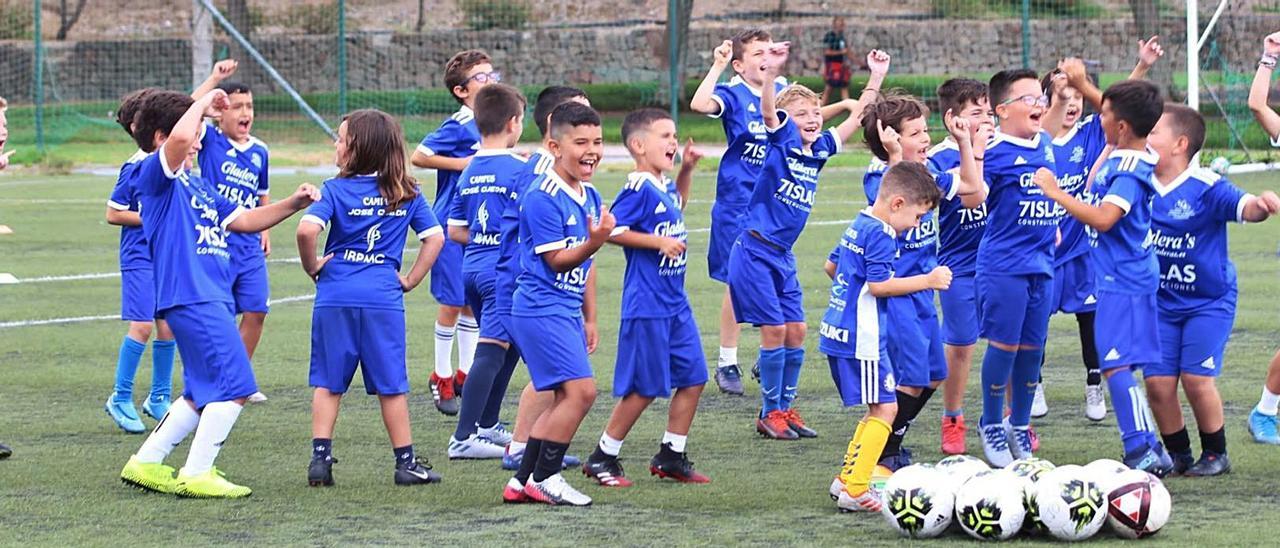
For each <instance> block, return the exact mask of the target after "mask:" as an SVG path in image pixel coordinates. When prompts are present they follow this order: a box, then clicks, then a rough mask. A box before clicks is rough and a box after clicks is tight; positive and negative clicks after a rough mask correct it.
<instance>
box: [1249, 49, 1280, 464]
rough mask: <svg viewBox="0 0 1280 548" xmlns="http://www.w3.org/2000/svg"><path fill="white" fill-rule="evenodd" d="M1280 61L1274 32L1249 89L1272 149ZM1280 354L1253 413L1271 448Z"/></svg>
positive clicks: (1278, 121) (1259, 438)
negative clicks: (1274, 90) (1270, 99)
mask: <svg viewBox="0 0 1280 548" xmlns="http://www.w3.org/2000/svg"><path fill="white" fill-rule="evenodd" d="M1277 60H1280V32H1276V33H1272V34H1270V35H1268V36H1267V37H1266V38H1264V39H1263V40H1262V57H1261V58H1260V59H1259V60H1258V70H1257V72H1255V73H1254V76H1253V85H1252V86H1250V87H1249V110H1251V111H1253V117H1254V119H1256V120H1257V121H1258V125H1260V126H1262V130H1263V131H1265V132H1266V133H1267V137H1270V138H1271V146H1273V147H1280V114H1277V113H1276V111H1274V110H1271V105H1270V103H1268V102H1267V97H1268V96H1269V95H1270V93H1271V75H1272V73H1273V72H1274V71H1275V68H1276V61H1277ZM1278 410H1280V352H1277V353H1276V354H1275V356H1274V357H1272V358H1271V365H1270V366H1269V367H1268V368H1267V378H1266V381H1265V382H1264V383H1263V385H1262V397H1261V398H1259V399H1258V405H1257V406H1255V407H1254V408H1253V411H1251V412H1250V413H1249V433H1250V434H1251V435H1252V436H1253V441H1256V442H1258V443H1266V444H1269V445H1280V420H1277V411H1278Z"/></svg>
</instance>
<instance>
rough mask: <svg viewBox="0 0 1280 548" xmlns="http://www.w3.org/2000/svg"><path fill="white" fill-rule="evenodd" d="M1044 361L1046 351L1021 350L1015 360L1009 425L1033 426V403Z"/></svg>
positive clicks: (1010, 380)
mask: <svg viewBox="0 0 1280 548" xmlns="http://www.w3.org/2000/svg"><path fill="white" fill-rule="evenodd" d="M1043 359H1044V350H1043V349H1036V350H1019V351H1018V355H1017V356H1015V357H1014V358H1013V373H1012V374H1011V375H1010V379H1009V382H1010V386H1011V387H1012V388H1013V394H1012V398H1011V400H1012V401H1011V402H1010V404H1011V407H1012V409H1013V412H1012V413H1010V414H1009V424H1012V425H1014V426H1027V425H1029V424H1031V403H1032V402H1033V401H1035V397H1036V386H1037V385H1039V384H1040V362H1041V361H1043Z"/></svg>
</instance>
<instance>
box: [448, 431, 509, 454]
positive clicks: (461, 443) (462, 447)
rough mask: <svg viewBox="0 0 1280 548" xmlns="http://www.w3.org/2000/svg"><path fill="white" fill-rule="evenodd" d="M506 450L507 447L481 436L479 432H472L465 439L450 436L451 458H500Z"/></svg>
mask: <svg viewBox="0 0 1280 548" xmlns="http://www.w3.org/2000/svg"><path fill="white" fill-rule="evenodd" d="M506 452H507V450H506V448H504V447H503V446H501V445H498V444H496V443H493V442H491V441H489V440H487V439H485V438H482V437H480V435H479V434H472V435H471V436H470V437H468V438H467V439H465V440H458V439H454V438H453V436H450V437H449V460H457V459H500V458H502V456H503V455H505V454H506Z"/></svg>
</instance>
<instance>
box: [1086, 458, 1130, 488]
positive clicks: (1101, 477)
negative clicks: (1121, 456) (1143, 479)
mask: <svg viewBox="0 0 1280 548" xmlns="http://www.w3.org/2000/svg"><path fill="white" fill-rule="evenodd" d="M1084 469H1085V471H1087V472H1088V473H1089V477H1091V478H1093V481H1094V483H1097V484H1098V488H1099V489H1102V492H1103V493H1106V492H1108V491H1110V490H1111V487H1113V486H1114V485H1115V482H1116V479H1117V478H1119V477H1120V474H1123V473H1125V472H1128V471H1129V467H1128V466H1125V464H1124V463H1123V462H1120V461H1118V460H1111V459H1098V460H1095V461H1093V462H1091V463H1089V464H1086V465H1084Z"/></svg>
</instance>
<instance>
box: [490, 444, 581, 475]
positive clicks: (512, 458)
mask: <svg viewBox="0 0 1280 548" xmlns="http://www.w3.org/2000/svg"><path fill="white" fill-rule="evenodd" d="M521 460H524V449H521V450H519V451H516V452H514V453H512V452H511V445H510V444H508V445H507V447H506V448H505V449H504V450H503V452H502V469H503V470H510V471H512V472H514V471H516V470H519V469H520V461H521ZM581 465H582V459H580V458H578V457H575V456H573V455H565V456H564V463H563V464H562V465H561V466H560V469H561V470H568V469H570V468H574V467H577V466H581Z"/></svg>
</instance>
